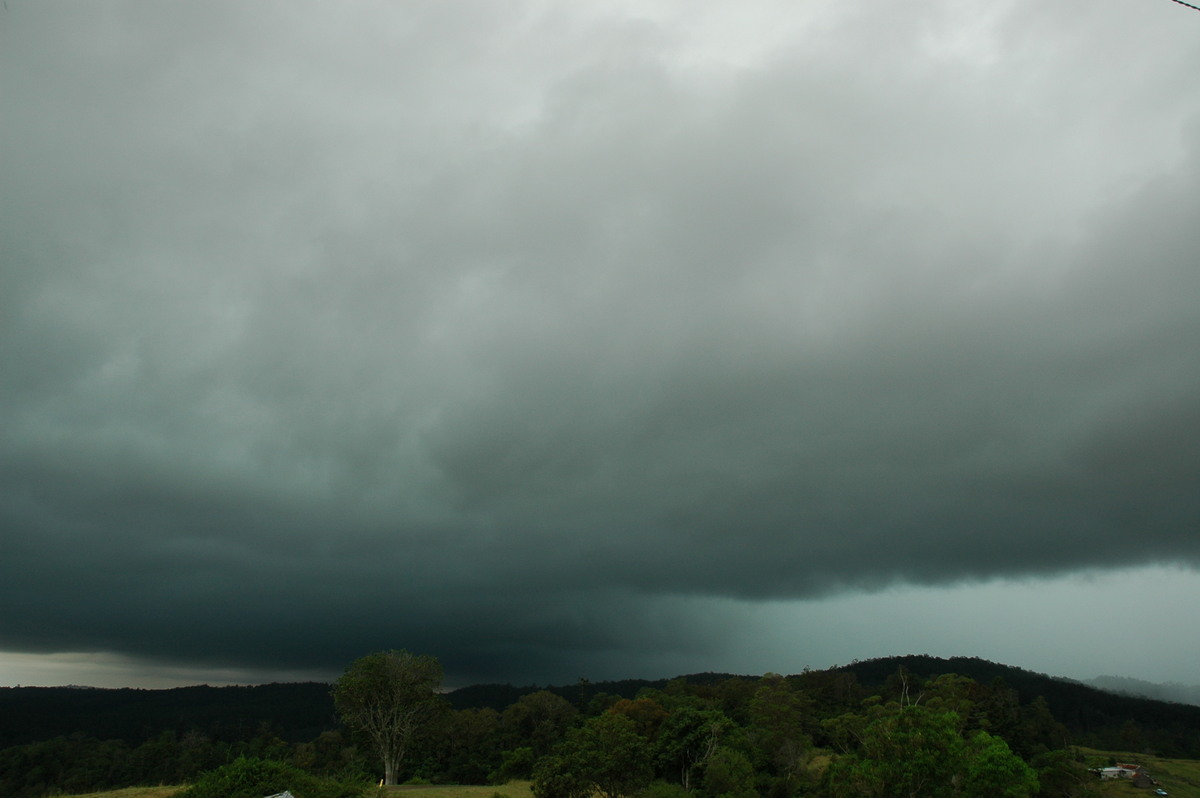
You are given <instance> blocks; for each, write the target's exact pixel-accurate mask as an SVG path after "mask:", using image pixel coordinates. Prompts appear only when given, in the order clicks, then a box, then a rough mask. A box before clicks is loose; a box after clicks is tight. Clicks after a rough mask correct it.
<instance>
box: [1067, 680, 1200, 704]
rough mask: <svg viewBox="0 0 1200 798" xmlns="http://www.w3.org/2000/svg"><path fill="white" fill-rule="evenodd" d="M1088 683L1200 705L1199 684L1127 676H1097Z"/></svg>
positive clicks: (1157, 698) (1119, 691)
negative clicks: (1147, 680) (1151, 680)
mask: <svg viewBox="0 0 1200 798" xmlns="http://www.w3.org/2000/svg"><path fill="white" fill-rule="evenodd" d="M1088 684H1090V685H1092V686H1093V687H1099V688H1100V689H1101V690H1107V691H1109V692H1110V693H1119V694H1121V695H1132V696H1139V697H1141V698H1153V699H1155V700H1158V701H1173V702H1175V703H1177V704H1191V705H1192V706H1200V685H1196V684H1180V683H1178V682H1166V683H1159V682H1144V681H1142V680H1141V679H1131V678H1129V677H1128V676H1097V677H1096V678H1094V679H1092V680H1090V681H1089V682H1088Z"/></svg>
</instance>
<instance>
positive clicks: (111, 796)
mask: <svg viewBox="0 0 1200 798" xmlns="http://www.w3.org/2000/svg"><path fill="white" fill-rule="evenodd" d="M182 789H184V785H176V786H174V787H126V788H125V789H123V790H110V791H109V792H89V793H84V794H83V795H68V796H63V798H171V796H172V795H174V794H175V793H177V792H179V791H180V790H182Z"/></svg>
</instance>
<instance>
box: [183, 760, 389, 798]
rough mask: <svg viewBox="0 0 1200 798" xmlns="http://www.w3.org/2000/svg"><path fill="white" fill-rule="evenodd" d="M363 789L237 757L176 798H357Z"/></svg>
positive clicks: (280, 765) (278, 764)
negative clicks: (284, 795)
mask: <svg viewBox="0 0 1200 798" xmlns="http://www.w3.org/2000/svg"><path fill="white" fill-rule="evenodd" d="M365 787H366V785H365V784H362V783H346V782H337V781H333V780H330V779H321V778H317V777H316V776H312V775H310V774H308V773H305V772H304V771H302V770H300V769H299V768H296V767H293V766H292V765H288V764H286V763H283V762H275V761H272V760H269V759H252V758H249V757H239V758H238V759H236V760H235V761H233V762H231V763H230V764H228V765H225V766H223V767H219V768H217V769H216V770H210V771H208V772H207V773H204V774H202V775H201V776H200V778H199V779H197V780H196V783H195V784H194V785H192V786H191V787H190V788H189V789H187V790H186V791H184V792H182V793H180V794H179V796H178V797H177V798H263V796H264V795H274V794H276V793H280V792H283V791H284V790H289V791H291V793H292V794H293V795H295V796H296V798H360V796H361V795H362V793H363V790H364V789H365Z"/></svg>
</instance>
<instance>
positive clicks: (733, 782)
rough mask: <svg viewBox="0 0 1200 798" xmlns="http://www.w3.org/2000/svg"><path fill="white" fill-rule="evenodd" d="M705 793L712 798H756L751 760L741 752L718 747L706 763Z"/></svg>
mask: <svg viewBox="0 0 1200 798" xmlns="http://www.w3.org/2000/svg"><path fill="white" fill-rule="evenodd" d="M704 793H705V795H708V796H711V798H755V796H757V795H758V793H757V792H756V791H755V789H754V767H753V766H752V765H751V764H750V760H749V759H747V758H746V756H745V754H743V753H742V752H741V751H736V750H734V749H732V748H728V747H726V746H718V747H717V750H715V751H713V754H712V756H711V757H709V758H708V762H707V763H705V767H704Z"/></svg>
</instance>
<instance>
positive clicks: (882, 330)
mask: <svg viewBox="0 0 1200 798" xmlns="http://www.w3.org/2000/svg"><path fill="white" fill-rule="evenodd" d="M12 5H13V9H12V10H11V12H9V15H8V16H9V20H8V21H7V22H6V25H7V26H8V27H7V29H6V30H5V31H4V33H3V34H2V35H3V41H2V44H3V48H2V50H3V55H2V56H0V85H2V88H3V94H4V96H5V97H6V98H8V99H7V100H6V101H5V102H6V104H7V105H8V106H9V109H10V110H9V111H8V112H7V113H6V127H7V128H8V130H7V131H6V134H5V137H4V140H3V142H2V143H0V158H2V161H0V168H2V170H3V173H2V179H3V185H4V186H5V188H4V189H3V191H0V203H2V206H0V208H2V210H3V212H2V213H0V257H2V259H3V261H2V268H3V279H4V283H5V289H4V291H3V296H0V312H2V314H3V315H2V316H0V325H2V329H0V368H2V370H3V374H4V379H3V384H2V385H0V406H2V408H3V413H0V441H3V445H2V447H0V452H2V453H0V480H2V481H0V524H2V527H3V534H4V538H5V545H4V548H5V549H6V556H5V557H4V558H3V560H2V562H0V571H3V573H0V584H2V585H3V588H0V607H3V613H4V616H5V617H6V618H9V619H11V620H9V621H6V623H5V624H4V627H3V631H2V634H3V638H2V639H0V648H5V647H7V648H13V649H22V648H30V649H34V650H43V651H52V650H63V649H72V650H78V649H80V648H85V649H86V648H89V647H90V648H95V649H98V650H116V651H123V652H129V653H134V654H138V655H146V656H154V657H161V658H165V659H170V658H185V659H186V658H201V659H204V658H207V659H210V660H211V661H213V662H214V663H221V664H227V663H244V662H251V663H255V664H277V665H279V666H281V667H283V666H286V667H292V666H295V667H307V666H318V667H328V666H331V665H332V666H336V665H339V664H341V663H343V662H344V661H345V659H346V658H347V657H350V656H354V655H356V654H358V653H362V651H363V650H366V649H369V648H372V647H384V646H406V647H409V648H414V649H422V650H432V651H434V652H435V653H440V654H442V655H443V656H444V657H446V658H448V659H449V660H451V662H452V663H453V664H455V665H456V666H457V667H459V668H460V669H462V670H463V671H470V672H472V673H479V674H487V673H506V672H507V673H512V672H519V671H520V668H521V666H522V664H523V663H527V662H528V660H529V658H531V657H536V658H538V660H539V661H540V662H541V663H542V664H543V665H545V666H546V667H547V670H550V669H551V666H550V665H547V663H551V664H553V663H559V662H561V663H562V664H563V666H564V667H566V666H567V664H568V663H575V662H578V661H580V660H581V658H584V657H587V656H591V657H594V656H598V655H599V654H598V653H597V652H609V654H613V652H616V654H613V655H614V656H615V655H617V654H620V653H622V652H624V653H627V654H629V655H630V656H633V654H634V653H635V652H641V653H645V652H649V651H660V652H661V651H662V650H664V649H666V650H674V649H675V648H678V649H679V650H685V651H686V650H689V649H690V648H692V647H696V646H700V647H703V646H704V645H706V644H707V643H708V642H711V641H705V640H704V639H703V633H701V632H699V631H698V627H697V626H696V624H695V623H693V621H692V619H691V618H690V616H689V614H688V612H687V610H686V608H684V606H683V605H682V604H679V603H677V602H676V600H675V599H674V598H673V597H679V596H689V595H690V596H736V597H749V598H779V597H809V596H818V595H822V594H825V593H827V592H829V591H834V590H839V589H847V588H849V589H856V588H871V587H877V586H880V585H884V584H888V583H891V582H893V581H895V580H908V581H916V582H922V583H931V584H937V583H947V582H953V581H956V580H960V579H964V578H987V577H991V576H996V575H1016V574H1030V573H1053V572H1062V571H1066V570H1071V569H1076V568H1080V567H1087V566H1093V565H1104V564H1107V563H1111V562H1112V561H1113V558H1114V555H1117V556H1119V557H1120V558H1121V559H1122V560H1123V561H1125V562H1134V561H1140V562H1151V561H1178V562H1184V563H1195V562H1196V561H1197V558H1198V555H1200V545H1198V544H1200V539H1198V538H1197V536H1196V529H1197V521H1198V520H1200V519H1198V509H1200V508H1198V500H1197V498H1196V496H1195V495H1194V494H1195V490H1194V482H1195V475H1196V474H1197V473H1200V462H1198V455H1197V454H1196V452H1197V451H1198V449H1197V447H1196V446H1194V445H1193V444H1194V442H1195V440H1196V437H1197V432H1200V429H1198V427H1200V369H1198V368H1197V366H1196V359H1195V352H1196V351H1197V344H1198V343H1200V312H1198V311H1197V310H1196V304H1195V297H1196V296H1198V295H1200V276H1198V275H1200V271H1198V270H1197V269H1196V268H1195V265H1196V262H1197V255H1198V254H1200V230H1198V228H1197V227H1196V225H1195V223H1194V220H1195V219H1197V218H1200V99H1198V98H1197V97H1196V95H1195V92H1194V91H1192V90H1191V89H1190V87H1189V86H1187V85H1184V84H1185V82H1184V81H1181V79H1180V78H1179V75H1180V74H1181V72H1182V73H1183V74H1187V70H1189V69H1190V70H1191V74H1194V67H1195V64H1194V63H1190V62H1188V60H1187V59H1188V58H1192V57H1194V54H1193V55H1189V53H1191V52H1192V51H1191V50H1188V49H1187V46H1186V43H1187V42H1188V41H1190V39H1188V38H1187V37H1186V36H1184V35H1183V34H1180V33H1177V32H1176V31H1175V30H1174V28H1175V27H1176V26H1178V25H1180V24H1182V22H1184V21H1186V20H1183V21H1181V20H1179V19H1178V18H1177V17H1172V18H1170V19H1167V16H1168V14H1167V13H1166V11H1169V9H1167V10H1164V9H1160V8H1153V9H1138V10H1136V11H1135V10H1131V9H1128V8H1124V7H1122V6H1121V5H1120V4H1117V3H1105V4H1100V6H1098V7H1097V6H1095V4H1091V5H1090V6H1089V11H1088V18H1087V19H1086V20H1079V19H1078V18H1077V17H1072V18H1071V19H1065V18H1062V17H1060V16H1059V15H1060V14H1061V13H1062V12H1061V10H1054V9H1045V8H1040V7H1039V6H1038V5H1037V4H1033V3H1027V4H1023V3H1012V4H1002V5H1001V6H999V7H996V8H993V9H992V10H991V13H992V14H993V15H994V16H992V17H989V18H987V19H982V20H979V19H976V20H972V19H970V18H968V17H965V16H964V14H963V12H962V11H961V10H956V9H955V8H953V7H951V5H949V4H947V5H943V4H938V3H928V4H921V6H920V8H919V9H915V10H909V11H906V12H904V13H903V14H899V12H889V13H892V14H895V16H894V17H890V18H888V19H881V18H878V17H877V16H873V15H872V14H871V13H868V12H867V11H866V10H863V9H856V8H854V7H844V6H843V7H840V10H838V11H837V13H833V11H832V10H831V11H828V12H827V11H826V10H825V9H821V13H818V14H816V15H815V16H814V18H813V19H812V20H807V21H806V22H805V23H804V24H801V23H800V22H799V21H797V20H796V19H792V20H791V22H792V23H794V28H795V29H794V30H792V31H791V33H790V35H791V37H792V38H790V39H785V38H782V37H781V38H780V40H778V41H775V42H774V43H773V45H772V46H771V47H767V48H766V49H764V50H762V51H761V52H758V53H757V54H756V58H755V59H748V58H746V59H743V61H746V63H731V62H730V61H727V60H723V59H724V57H725V56H724V53H725V51H723V50H721V49H720V48H719V47H715V46H714V42H715V43H716V44H721V41H722V40H721V39H719V38H718V39H715V40H714V39H712V38H711V37H712V35H713V34H712V33H711V29H706V28H705V24H704V23H705V21H706V20H708V19H709V17H708V16H707V15H706V14H704V13H700V14H698V15H697V16H696V18H695V19H686V24H685V19H684V18H685V17H687V15H682V14H678V10H677V9H673V7H672V6H670V5H669V4H664V5H662V6H658V7H655V9H656V10H655V11H654V12H653V13H652V12H647V13H646V14H645V17H644V18H642V19H640V20H632V19H621V18H618V17H617V16H615V15H610V14H607V13H605V12H604V11H603V10H600V9H593V8H590V7H584V6H580V7H579V8H578V9H575V10H569V9H565V8H564V9H558V10H550V9H546V8H541V7H538V6H536V5H529V6H521V7H520V8H516V7H514V8H511V9H506V10H505V11H504V12H503V13H501V12H500V11H499V10H498V7H496V6H494V4H486V3H485V4H478V5H471V4H466V3H462V4H440V3H431V4H425V5H422V4H405V5H404V6H403V7H401V8H377V9H366V8H360V9H356V10H354V11H353V12H351V13H347V14H338V15H332V14H330V13H329V12H328V11H327V10H326V9H324V8H323V7H321V6H312V7H309V8H306V9H305V10H303V11H302V10H298V9H296V8H295V7H294V6H290V5H289V6H287V7H281V8H274V9H272V8H270V7H269V6H267V5H265V4H264V5H256V6H252V7H248V8H243V7H241V6H237V5H223V4H219V3H218V4H210V5H207V6H205V7H203V8H200V7H196V8H189V9H182V8H167V7H161V6H157V5H152V4H140V3H134V4H122V3H111V4H93V5H89V6H87V7H86V8H84V7H79V8H76V7H72V8H71V9H70V12H69V13H58V14H56V13H52V12H51V11H43V10H40V9H39V8H37V7H35V6H32V5H31V6H28V7H27V6H25V5H23V4H20V3H16V2H14V3H12ZM763 8H767V7H766V6H763ZM818 8H819V7H818ZM60 11H61V9H60ZM656 13H657V14H659V16H657V17H656V16H655V14H656ZM671 13H677V16H675V17H672V16H671ZM712 13H714V14H715V13H716V12H715V11H714V12H712ZM778 13H779V14H781V15H783V16H781V20H787V19H788V17H787V14H789V13H795V12H789V11H786V10H783V11H780V12H778ZM713 24H714V25H715V24H716V23H715V22H714V23H713ZM804 25H810V26H811V27H809V28H806V27H805V26H804ZM1139 26H1140V27H1139ZM705 30H709V32H708V33H704V31H705ZM705 36H708V37H710V38H708V39H706V38H704V37H705ZM1164 36H1174V38H1171V39H1169V41H1171V42H1174V43H1175V44H1177V49H1176V50H1175V51H1172V50H1171V48H1170V47H1169V46H1166V45H1164V44H1163V43H1162V37H1164ZM734 38H736V37H735V36H734V34H733V33H731V34H730V43H729V48H730V52H732V51H734V50H736V49H737V48H735V47H733V43H732V40H733V39H734ZM1151 43H1154V44H1153V47H1151V46H1150V45H1151ZM1118 45H1121V46H1126V47H1128V46H1134V47H1135V49H1134V50H1132V51H1131V52H1134V53H1136V55H1135V56H1131V58H1130V59H1128V60H1125V61H1122V62H1120V63H1117V62H1115V61H1113V60H1112V59H1111V57H1110V55H1111V50H1112V48H1115V47H1116V46H1118ZM1193 49H1194V48H1193ZM298 635H306V636H307V637H306V640H307V641H308V642H306V643H305V644H304V645H302V646H297V645H296V644H295V641H296V639H297V636H298ZM489 663H490V664H489ZM506 669H507V670H506Z"/></svg>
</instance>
